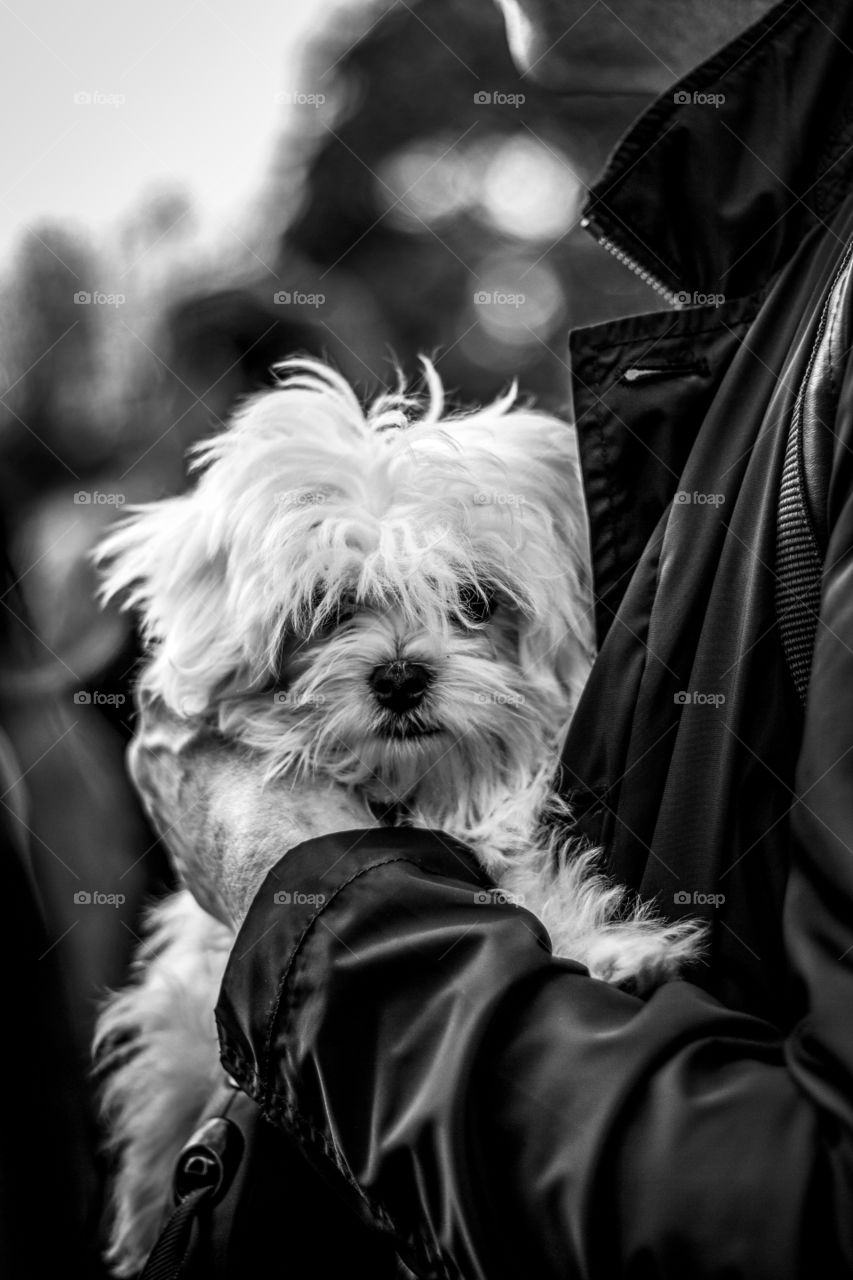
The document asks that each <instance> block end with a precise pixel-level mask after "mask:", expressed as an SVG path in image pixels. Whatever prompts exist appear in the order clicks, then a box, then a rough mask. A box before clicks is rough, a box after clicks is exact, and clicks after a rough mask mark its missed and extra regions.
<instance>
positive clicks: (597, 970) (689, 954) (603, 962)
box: [587, 922, 704, 996]
mask: <svg viewBox="0 0 853 1280" xmlns="http://www.w3.org/2000/svg"><path fill="white" fill-rule="evenodd" d="M703 937H704V929H703V928H702V927H701V926H699V925H694V924H692V923H686V922H685V923H682V924H681V925H676V926H668V927H664V926H662V927H661V928H659V929H648V927H646V928H641V929H636V928H632V927H631V926H630V925H626V926H625V927H623V928H619V929H614V930H612V931H608V932H607V933H606V934H605V935H604V936H603V937H602V938H600V939H599V940H597V942H596V943H595V944H594V945H593V947H592V948H591V950H590V953H589V955H588V956H587V967H588V968H589V971H590V973H591V975H592V976H593V977H594V978H599V979H600V980H601V981H602V982H609V983H611V984H612V985H613V986H616V987H622V988H623V989H624V990H626V991H630V992H632V993H633V994H635V995H638V996H647V995H650V994H651V993H652V992H653V991H655V990H656V989H657V988H658V987H660V986H662V985H663V983H665V982H671V981H672V980H673V979H674V978H677V977H679V976H680V974H681V971H682V969H684V967H685V966H686V965H687V964H688V963H689V962H690V961H692V960H696V959H698V958H699V956H700V955H701V952H702V941H703Z"/></svg>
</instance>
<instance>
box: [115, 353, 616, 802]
mask: <svg viewBox="0 0 853 1280" xmlns="http://www.w3.org/2000/svg"><path fill="white" fill-rule="evenodd" d="M433 394H434V398H433V403H432V408H431V410H430V412H429V413H428V414H427V415H426V417H424V418H423V419H422V420H421V421H420V422H416V423H414V424H411V425H410V424H408V422H407V421H406V413H407V412H408V411H410V410H411V405H410V404H408V403H407V402H403V401H401V400H400V399H399V398H392V397H389V398H387V399H386V400H384V401H382V402H380V404H379V405H378V406H376V407H375V408H374V410H373V411H372V413H371V414H370V415H369V416H368V417H367V418H365V416H364V414H363V413H362V411H361V409H360V407H359V405H358V403H357V401H356V400H355V398H354V396H353V394H352V392H351V391H350V390H349V388H348V387H347V386H346V384H345V383H343V381H342V380H341V379H339V378H337V377H336V376H335V375H333V374H330V373H329V372H328V371H327V370H325V369H324V368H323V367H322V366H310V367H309V366H305V367H303V368H302V369H301V371H299V370H297V371H296V373H295V374H294V375H293V376H291V377H290V379H289V380H288V381H286V382H285V383H284V384H283V386H282V387H281V388H279V389H276V390H273V391H270V392H266V393H264V394H262V395H260V396H258V397H256V398H255V399H254V400H252V401H251V402H249V404H248V405H247V406H246V408H245V409H244V410H243V412H242V413H241V414H240V415H239V416H238V417H237V419H236V421H235V423H234V425H233V426H232V427H231V429H230V430H228V431H227V432H226V433H224V434H223V435H221V436H219V437H217V438H216V439H215V440H213V441H212V442H210V443H209V444H207V445H206V446H205V447H204V448H203V450H202V451H201V465H202V466H203V468H204V472H203V475H202V477H201V479H200V482H199V484H198V485H197V487H196V488H195V490H194V491H192V492H190V493H188V494H187V495H186V496H184V497H181V498H176V499H170V500H167V501H166V502H163V503H158V504H154V505H153V506H152V507H149V508H144V509H142V510H141V511H140V512H139V513H138V514H136V515H134V516H133V517H132V518H131V521H130V522H129V523H128V524H126V525H125V526H124V527H123V528H121V529H119V530H118V531H117V532H116V533H115V534H113V535H112V537H111V538H110V539H109V540H108V542H107V544H106V545H105V547H104V550H103V552H102V558H103V559H104V560H106V561H107V562H108V564H109V571H108V574H107V578H106V590H107V593H108V594H113V593H115V592H117V591H119V590H128V589H129V593H128V597H127V602H128V604H130V605H133V606H136V607H139V608H140V609H141V610H142V613H143V618H144V623H145V628H146V632H147V635H148V638H149V639H150V640H151V641H152V642H153V644H154V653H153V660H152V662H151V664H150V666H149V668H148V670H147V672H146V675H145V684H146V687H147V688H148V689H149V690H151V691H152V692H154V693H156V694H157V695H159V696H161V697H163V698H164V699H165V701H166V702H167V703H168V704H169V705H170V706H171V707H172V708H173V709H174V710H177V711H178V712H181V713H183V714H186V715H193V716H196V715H215V717H216V721H217V723H218V725H219V727H220V728H221V730H222V731H223V732H224V733H226V734H227V735H229V736H232V737H234V738H237V739H239V740H240V741H243V742H245V743H247V744H248V745H250V746H252V747H253V748H255V749H257V750H259V751H261V752H262V753H263V754H264V756H265V757H266V761H267V766H268V768H269V769H270V770H271V771H276V772H280V771H283V770H287V769H292V770H300V769H301V770H306V771H311V772H320V773H324V774H326V775H328V776H331V777H334V778H336V779H338V780H340V781H342V782H345V783H349V784H352V785H355V786H358V787H360V788H361V789H362V790H363V791H365V792H366V793H367V794H368V795H370V796H371V797H373V798H375V799H377V800H380V801H383V802H389V803H394V802H398V801H399V802H405V803H415V804H417V805H418V806H420V808H421V809H423V807H424V805H426V807H427V808H428V809H431V810H432V811H436V810H440V811H447V812H450V811H456V810H458V809H459V806H460V805H464V806H466V807H467V808H469V809H471V808H472V806H473V809H474V810H476V811H480V810H482V809H483V807H484V806H485V805H487V804H488V803H489V796H490V794H492V793H493V792H494V791H495V790H496V789H498V788H500V787H501V786H504V787H505V786H506V785H508V784H509V783H510V782H511V780H512V779H519V778H522V779H523V778H525V777H529V776H530V775H531V772H535V770H536V769H537V768H539V767H540V766H541V763H542V760H543V759H544V758H546V757H551V756H552V754H553V751H554V748H555V746H556V744H557V740H558V738H559V735H560V733H561V732H562V730H563V729H564V727H565V725H566V723H567V721H568V718H569V716H570V714H571V710H572V708H573V705H574V701H575V700H576V697H577V694H578V692H579V689H580V687H581V685H582V683H583V680H584V678H585V675H586V671H587V668H588V663H589V657H590V650H591V644H590V624H589V616H588V599H587V594H586V588H585V572H584V566H585V535H584V524H583V520H582V506H581V498H580V488H579V483H578V478H577V467H576V459H575V449H574V437H573V433H572V431H571V429H570V428H569V427H568V426H567V425H566V424H565V423H562V422H558V421H556V420H555V419H552V418H548V417H546V416H545V415H542V414H538V413H534V412H532V411H528V410H516V409H511V408H510V405H509V403H508V402H504V403H502V404H501V405H498V406H494V407H492V408H491V409H486V410H482V411H480V412H479V413H476V414H472V415H469V416H467V417H464V418H458V419H455V420H452V419H451V420H449V421H442V420H441V418H440V412H441V402H440V387H438V386H437V385H435V384H434V385H433Z"/></svg>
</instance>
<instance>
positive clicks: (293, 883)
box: [218, 0, 853, 1280]
mask: <svg viewBox="0 0 853 1280" xmlns="http://www.w3.org/2000/svg"><path fill="white" fill-rule="evenodd" d="M709 94H715V95H717V97H718V98H719V96H720V95H722V99H723V100H722V102H721V103H720V104H719V105H718V106H716V107H714V106H710V105H709V104H708V102H707V100H706V101H702V100H700V98H699V97H697V96H696V95H705V96H706V98H707V95H709ZM851 141H853V5H851V4H850V3H847V2H844V3H839V2H838V0H831V2H830V0H812V3H809V4H805V3H801V2H800V0H794V2H793V3H785V4H782V5H779V6H777V8H776V9H774V10H772V11H771V12H770V13H769V14H768V16H767V17H766V18H765V19H764V20H763V21H762V22H761V23H760V24H758V26H757V27H755V28H754V29H753V30H752V31H750V32H748V33H746V34H745V35H744V36H742V37H740V38H739V39H738V40H736V41H735V42H734V43H733V44H732V45H731V46H730V47H729V48H728V49H727V50H724V51H722V52H721V53H720V54H718V55H717V56H715V57H714V58H713V59H711V60H710V62H708V63H706V64H705V66H703V67H701V68H699V69H698V70H697V71H696V72H694V73H692V74H691V75H690V76H689V77H688V78H687V79H686V80H685V81H684V82H683V83H682V84H681V85H680V86H678V87H677V89H676V91H675V92H673V93H669V94H667V95H665V96H664V97H663V98H662V99H661V100H660V102H658V103H657V104H655V105H654V106H653V107H652V108H651V109H650V110H649V111H648V112H647V113H646V115H645V116H644V117H643V118H642V119H641V120H640V121H639V122H638V124H637V125H636V127H635V128H634V130H633V131H632V132H631V133H630V134H629V135H628V137H627V138H626V139H625V141H624V142H623V143H622V144H621V146H620V148H619V149H618V150H617V152H616V154H615V156H614V158H613V160H612V162H611V164H610V166H609V168H608V170H607V172H606V174H605V175H604V177H603V178H602V179H601V181H600V182H599V184H598V186H597V188H596V191H595V192H594V194H593V197H592V200H591V201H590V207H589V212H590V218H591V226H592V229H593V230H594V231H597V232H598V233H599V234H601V235H606V236H607V237H608V238H609V239H610V240H612V241H613V242H614V243H615V244H616V245H617V247H619V248H620V249H622V250H623V251H624V252H625V253H626V254H629V255H630V256H632V257H634V258H635V259H636V260H637V262H638V264H639V265H640V266H641V267H642V269H643V270H644V271H646V272H648V273H650V274H652V275H653V276H655V277H656V279H657V280H658V281H659V282H660V283H661V285H662V286H663V287H665V288H667V289H668V290H669V291H670V292H671V293H672V294H673V296H674V295H675V294H676V293H678V294H681V295H683V296H682V297H681V298H680V301H682V302H684V303H686V305H684V306H682V307H680V309H677V310H673V311H671V312H656V313H655V314H652V315H645V316H633V317H629V318H628V319H625V320H622V321H618V322H615V323H612V324H606V325H601V326H597V327H595V328H593V329H588V330H584V331H580V332H576V333H574V334H573V335H572V336H571V352H572V362H573V370H574V380H573V396H574V405H575V411H576V417H577V422H578V430H579V435H580V448H581V460H582V466H583V471H584V479H585V486H586V492H587V500H588V507H589V518H590V536H591V547H592V554H593V569H594V578H595V587H596V592H597V597H598V610H597V618H596V623H597V631H598V639H599V644H600V652H599V656H598V658H597V661H596V663H595V666H594V668H593V671H592V674H591V676H590V679H589V682H588V684H587V686H586V689H585V691H584V694H583V697H582V699H581V702H580V705H579V707H578V710H577V713H576V715H575V717H574V719H573V722H572V725H571V729H570V732H569V735H568V739H567V742H566V747H565V751H564V755H563V759H562V778H563V781H564V784H565V788H566V791H567V793H568V794H570V796H571V798H572V800H573V803H574V806H575V812H576V817H577V822H578V826H579V829H580V830H581V831H582V832H583V833H584V834H585V835H587V836H588V837H589V838H590V839H592V840H593V841H595V842H596V843H601V844H602V845H603V846H604V848H605V850H606V854H607V859H608V866H609V869H610V870H611V871H612V873H613V874H614V875H615V876H616V877H617V878H619V879H620V880H622V881H623V882H624V883H626V884H628V885H629V886H631V887H632V888H633V889H635V890H637V891H638V892H639V893H640V894H641V895H642V896H643V897H645V898H648V899H650V900H654V901H655V902H656V903H657V905H658V907H659V908H660V909H661V910H662V911H664V912H665V913H667V914H668V915H669V916H671V917H673V918H677V917H679V916H683V915H700V916H703V917H704V918H705V919H706V920H707V921H708V924H709V926H710V936H711V946H710V951H709V954H708V956H707V960H706V962H705V963H704V964H697V965H696V966H695V967H694V968H693V970H692V971H691V972H690V973H689V974H688V975H686V976H687V979H688V980H687V981H679V982H672V983H669V984H667V985H665V986H664V987H663V988H661V989H660V990H659V991H657V992H656V993H655V994H654V995H652V996H651V997H650V998H649V999H648V1000H647V1001H641V1000H639V999H637V998H635V997H633V996H631V995H628V994H626V993H625V992H622V991H619V990H615V989H613V988H612V987H609V986H606V985H605V984H603V983H599V982H595V981H593V980H591V979H590V978H589V976H588V975H587V974H586V973H585V972H584V971H583V970H582V969H581V968H580V967H579V966H577V965H572V964H570V963H567V962H564V961H555V960H554V959H553V958H552V956H551V954H550V950H549V947H548V942H547V938H546V937H545V936H544V934H543V931H542V929H541V927H540V926H539V925H538V923H537V922H536V921H535V920H534V919H533V918H532V917H531V916H529V915H528V914H527V913H525V912H524V911H522V910H519V909H517V908H515V907H513V906H511V905H508V904H503V903H500V902H495V901H494V900H492V899H491V898H490V897H489V896H488V895H484V894H483V893H482V878H481V877H480V875H479V873H478V872H477V871H476V868H475V867H474V866H473V864H472V863H471V861H470V858H468V857H467V856H466V854H465V852H464V851H463V850H461V849H460V848H459V847H458V846H456V845H454V844H452V843H451V842H449V841H447V840H446V839H445V838H444V837H443V836H442V834H441V833H439V832H417V831H405V830H393V831H380V832H353V833H345V834H343V835H336V836H334V837H330V838H328V839H326V840H318V841H312V842H310V843H308V844H305V845H303V846H301V847H300V848H298V849H296V850H294V851H292V852H291V853H289V854H288V855H287V857H286V858H285V859H283V861H282V862H281V863H280V864H279V866H278V867H277V868H276V870H275V873H274V878H271V879H270V880H269V881H268V883H267V884H266V885H265V886H264V888H263V889H262V890H261V892H260V893H259V894H258V897H257V899H256V901H255V902H254V904H253V906H252V909H251V911H250V913H249V916H248V919H247V921H246V923H245V925H244V928H243V931H242V933H241V936H240V938H239V939H238V941H237V944H236V946H235V950H234V953H233V955H232V958H231V962H230V965H229V969H228V973H227V975H226V979H225V983H224V986H223V990H222V994H221V998H220V1003H219V1008H218V1019H219V1027H220V1036H221V1043H222V1050H223V1059H224V1061H225V1063H226V1065H227V1067H228V1069H229V1070H230V1071H231V1072H232V1073H233V1074H234V1075H235V1077H236V1078H237V1079H238V1081H239V1083H240V1084H241V1086H242V1087H243V1088H244V1089H245V1090H246V1092H247V1093H249V1094H250V1095H251V1096H252V1097H253V1098H255V1099H256V1101H257V1102H258V1104H259V1105H260V1107H261V1108H262V1111H263V1113H264V1114H265V1115H266V1116H267V1118H268V1119H269V1120H271V1121H272V1122H273V1124H274V1125H275V1126H277V1127H278V1128H279V1129H280V1130H281V1131H282V1132H284V1133H286V1134H287V1135H288V1136H289V1137H290V1138H291V1139H292V1140H293V1141H294V1142H295V1143H296V1144H297V1145H298V1146H299V1148H300V1149H301V1150H302V1152H303V1153H304V1155H305V1157H306V1159H308V1160H310V1162H311V1164H312V1166H313V1167H314V1168H316V1169H318V1170H320V1169H322V1170H323V1171H324V1175H325V1177H326V1178H327V1179H328V1180H329V1181H330V1185H331V1184H332V1183H334V1184H335V1185H337V1186H338V1187H339V1189H340V1194H341V1195H342V1196H345V1197H346V1198H347V1201H348V1203H349V1205H350V1207H351V1210H352V1212H353V1213H355V1214H357V1215H358V1216H359V1217H360V1219H361V1220H362V1221H363V1222H364V1223H365V1224H372V1226H373V1228H374V1229H375V1231H376V1232H377V1233H379V1234H380V1235H382V1236H383V1237H387V1238H388V1239H389V1240H390V1241H391V1242H392V1243H393V1247H394V1249H395V1250H396V1252H397V1254H398V1255H399V1256H400V1257H401V1258H402V1259H403V1260H404V1261H405V1263H406V1265H408V1266H409V1267H410V1268H411V1269H412V1270H413V1271H414V1273H415V1274H416V1275H418V1276H429V1277H432V1276H435V1277H443V1278H444V1280H448V1278H451V1277H465V1278H466V1280H468V1278H477V1280H493V1278H498V1277H500V1278H503V1277H506V1278H507V1280H510V1277H512V1278H513V1280H516V1278H517V1277H519V1276H528V1275H529V1276H536V1277H537V1280H549V1278H550V1277H554V1280H557V1277H560V1280H566V1278H567V1277H573V1276H578V1277H581V1276H583V1277H594V1278H598V1277H601V1278H602V1280H611V1278H612V1277H616V1276H630V1277H637V1278H639V1277H643V1278H645V1277H658V1278H661V1280H664V1278H670V1277H671V1278H672V1280H684V1277H690V1278H691V1280H703V1278H705V1277H709V1278H710V1277H715V1278H719V1280H722V1278H723V1277H725V1278H726V1280H737V1278H740V1277H743V1280H765V1278H766V1280H789V1278H793V1277H804V1276H810V1275H815V1274H819V1275H821V1276H822V1277H826V1278H827V1280H829V1278H834V1277H840V1276H850V1275H851V1274H853V1217H851V1214H850V1212H849V1205H850V1202H851V1196H853V1018H851V1010H852V1009H853V964H851V956H853V581H851V574H853V568H851V557H852V555H853V474H851V472H852V471H853V371H852V370H851V361H850V353H849V347H850V340H849V336H848V335H849V313H850V302H849V285H850V261H849V254H848V247H849V245H850V243H851V241H852V240H853V188H852V187H851V170H853V150H851ZM711 295H712V297H711V300H710V301H709V296H711ZM638 371H640V372H639V373H638ZM792 429H793V435H792ZM792 439H793V441H794V443H793V444H791V441H792ZM789 445H790V448H789ZM792 450H793V453H792V452H791V451H792ZM786 460H787V465H786ZM794 483H796V484H798V485H799V486H800V492H799V495H798V497H797V500H796V503H795V504H794V505H793V506H792V505H791V493H792V492H793V491H792V489H791V485H792V484H794ZM803 496H804V498H805V502H806V506H805V507H803V506H802V505H797V504H798V503H799V499H800V497H803ZM804 511H805V512H806V516H805V517H804V516H803V512H804ZM790 519H794V520H795V521H796V523H797V526H798V527H797V528H796V529H795V530H794V531H793V532H794V534H795V535H796V536H795V537H794V539H793V550H792V539H791V533H792V531H791V530H790V529H788V530H787V531H786V532H784V533H783V535H782V536H781V541H780V527H782V528H783V529H784V525H785V521H786V520H790ZM812 540H813V544H812ZM780 547H781V550H780ZM809 547H811V549H809ZM790 555H793V556H794V558H795V559H796V557H798V556H806V557H808V556H809V555H811V556H812V557H814V556H815V555H818V556H820V557H821V559H822V561H823V574H822V583H821V589H820V593H819V597H814V598H811V597H809V598H803V599H800V600H792V598H791V597H790V595H786V594H785V592H786V586H785V584H786V583H790V582H791V581H792V579H791V577H790V572H789V568H788V567H786V565H785V557H787V556H790ZM777 557H781V558H782V564H781V565H780V563H779V560H778V559H777ZM811 565H812V569H814V559H812V561H811ZM812 576H813V575H812ZM780 579H781V582H780ZM792 608H795V609H796V611H797V613H798V615H799V623H798V624H797V625H798V634H802V637H803V640H802V645H801V647H800V657H799V658H795V659H794V661H793V663H789V661H788V659H787V658H786V649H785V644H784V643H783V630H782V628H783V627H784V626H786V625H788V623H787V622H785V621H784V618H785V616H786V614H788V613H789V612H790V610H791V609H792ZM780 623H781V625H780ZM803 627H808V628H811V629H812V630H813V641H812V637H811V636H810V635H808V636H807V635H806V633H805V631H803V630H802V628H803ZM812 643H813V646H814V657H813V659H810V650H811V647H812ZM789 651H790V645H789ZM806 667H808V672H806ZM806 674H807V676H808V678H807V680H806V679H805V678H804V677H805V676H806ZM273 885H274V887H275V889H277V890H282V889H285V890H289V891H291V896H292V905H291V906H289V907H288V908H286V909H282V908H281V907H277V906H276V905H275V903H274V901H273ZM299 895H302V896H301V897H300V896H299ZM306 897H308V898H312V901H311V902H309V903H306V902H305V898H306ZM483 897H486V898H487V899H488V900H487V901H486V902H483V901H482V898H483Z"/></svg>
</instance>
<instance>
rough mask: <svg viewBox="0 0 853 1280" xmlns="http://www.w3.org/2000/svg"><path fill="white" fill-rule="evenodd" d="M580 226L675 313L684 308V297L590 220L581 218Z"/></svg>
mask: <svg viewBox="0 0 853 1280" xmlns="http://www.w3.org/2000/svg"><path fill="white" fill-rule="evenodd" d="M581 226H582V227H583V229H584V230H585V231H590V232H592V234H593V235H594V236H595V238H596V240H597V241H598V243H599V244H600V245H601V247H602V249H606V250H607V252H608V253H611V254H612V255H613V257H614V258H615V259H616V261H617V262H621V263H622V265H623V266H625V267H627V268H628V270H629V271H633V273H634V275H635V276H639V278H640V279H641V280H642V281H643V283H644V284H647V285H648V286H649V288H650V289H654V291H655V293H657V294H660V296H661V297H662V298H664V299H665V300H666V301H667V302H668V303H669V305H670V306H671V307H674V308H675V309H676V311H680V310H681V309H682V307H683V306H684V296H683V295H682V294H678V293H674V292H673V290H672V289H668V288H667V286H666V285H665V284H664V283H663V281H662V280H658V278H657V276H655V275H654V274H653V273H652V272H651V271H647V270H646V268H645V267H642V266H640V264H639V262H637V261H636V259H634V258H632V257H631V255H630V254H628V253H626V252H625V250H624V249H620V248H619V246H618V244H615V243H614V242H613V241H612V240H611V239H610V237H609V236H606V235H605V234H604V233H603V232H602V231H601V230H600V228H599V227H598V226H596V224H595V222H594V221H593V219H592V218H590V217H585V218H581Z"/></svg>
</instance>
